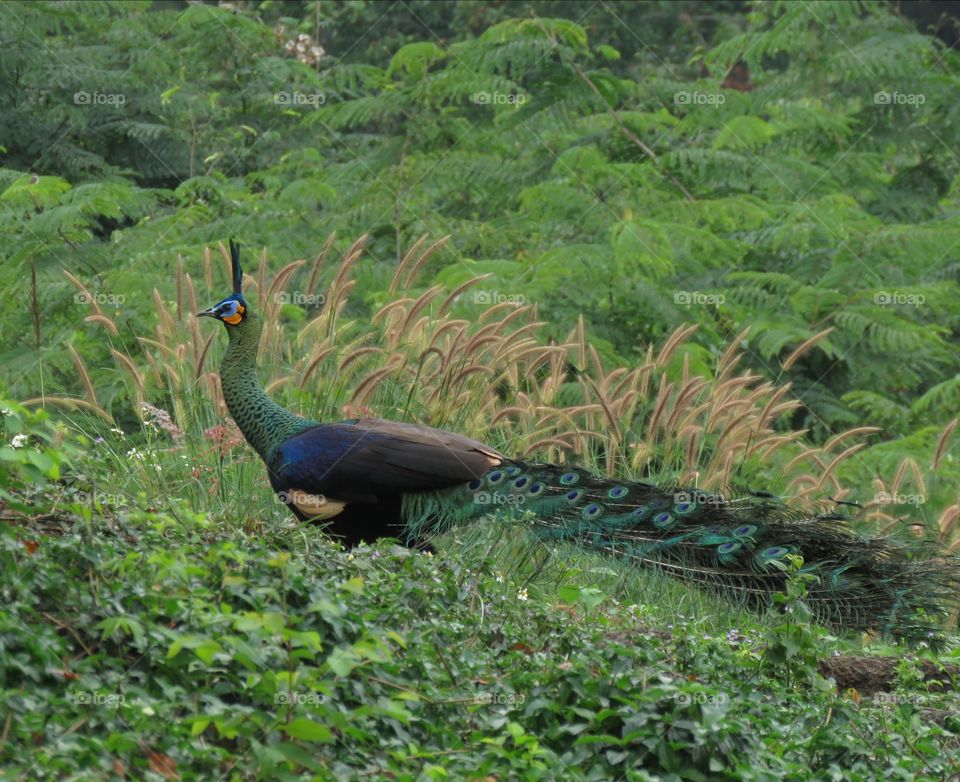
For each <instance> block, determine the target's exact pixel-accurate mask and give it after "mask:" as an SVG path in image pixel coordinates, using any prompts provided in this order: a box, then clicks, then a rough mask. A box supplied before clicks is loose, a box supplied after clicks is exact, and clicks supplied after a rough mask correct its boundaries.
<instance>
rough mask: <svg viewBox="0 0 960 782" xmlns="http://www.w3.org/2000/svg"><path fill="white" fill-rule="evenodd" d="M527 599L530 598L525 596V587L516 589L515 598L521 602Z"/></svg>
mask: <svg viewBox="0 0 960 782" xmlns="http://www.w3.org/2000/svg"><path fill="white" fill-rule="evenodd" d="M529 599H530V598H528V597H527V590H526V589H520V590H518V591H517V600H519V601H520V602H521V603H526V602H527V600H529Z"/></svg>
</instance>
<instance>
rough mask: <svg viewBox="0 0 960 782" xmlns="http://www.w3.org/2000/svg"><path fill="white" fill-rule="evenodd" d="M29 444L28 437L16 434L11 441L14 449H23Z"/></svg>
mask: <svg viewBox="0 0 960 782" xmlns="http://www.w3.org/2000/svg"><path fill="white" fill-rule="evenodd" d="M26 444H27V436H26V435H25V434H15V435H14V436H13V439H12V440H11V441H10V445H12V446H13V447H14V448H23V446H25V445H26Z"/></svg>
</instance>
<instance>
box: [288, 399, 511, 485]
mask: <svg viewBox="0 0 960 782" xmlns="http://www.w3.org/2000/svg"><path fill="white" fill-rule="evenodd" d="M503 458H504V457H503V456H502V455H501V454H499V453H497V451H495V450H494V449H492V448H490V447H489V446H486V445H484V444H483V443H481V442H478V441H476V440H471V439H470V438H468V437H463V436H461V435H458V434H454V433H452V432H446V431H444V430H442V429H434V428H432V427H429V426H420V425H418V424H401V423H396V422H393V421H384V420H381V419H378V418H363V419H360V420H358V421H356V422H353V423H340V424H320V425H318V426H315V427H313V428H311V429H308V430H306V431H305V432H302V433H301V434H299V435H296V436H294V437H291V438H290V439H289V440H287V441H286V442H285V443H283V445H281V446H280V448H278V449H277V453H276V455H275V456H274V458H273V459H272V460H271V470H270V474H271V483H272V484H273V487H274V489H275V490H277V491H282V490H284V489H293V488H296V489H300V490H301V491H306V492H311V493H315V494H324V495H326V496H328V497H335V498H337V499H339V500H347V501H351V502H375V501H376V499H377V497H380V496H384V495H395V494H402V493H405V492H416V491H430V490H433V489H440V488H443V487H446V486H451V485H453V484H457V483H466V482H467V481H471V480H473V479H475V478H479V477H480V476H482V475H483V474H484V473H485V472H486V471H487V470H489V469H490V468H491V467H493V466H495V465H496V464H498V463H499V461H501V460H503Z"/></svg>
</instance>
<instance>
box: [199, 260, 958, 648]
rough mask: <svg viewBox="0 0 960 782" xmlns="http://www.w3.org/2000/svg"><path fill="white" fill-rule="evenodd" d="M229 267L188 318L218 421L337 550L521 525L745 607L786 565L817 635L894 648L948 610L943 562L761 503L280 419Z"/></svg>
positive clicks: (237, 272)
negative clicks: (215, 365) (201, 345)
mask: <svg viewBox="0 0 960 782" xmlns="http://www.w3.org/2000/svg"><path fill="white" fill-rule="evenodd" d="M230 254H231V260H232V277H233V293H232V294H231V295H230V296H228V297H227V298H225V299H223V300H222V301H220V302H218V303H217V304H215V305H214V306H212V307H210V308H209V309H206V310H204V311H202V312H200V313H198V317H201V316H203V317H211V318H216V319H217V320H219V321H221V322H222V323H223V324H224V326H225V327H226V331H227V335H228V337H229V345H228V348H227V351H226V353H225V355H224V358H223V361H222V364H221V366H220V380H221V387H222V390H223V397H224V400H225V401H226V404H227V408H228V409H229V412H230V415H231V416H232V417H233V419H234V421H235V422H236V424H237V426H238V427H239V429H240V431H241V432H242V433H243V435H244V437H245V438H246V440H247V442H248V443H249V445H250V446H252V447H253V449H254V450H255V451H256V452H257V453H258V454H259V455H260V458H261V459H262V460H263V462H264V463H265V465H266V467H267V472H268V476H269V480H270V485H271V486H272V488H273V490H274V491H275V492H276V493H277V495H278V496H279V498H280V499H281V500H282V501H283V502H284V503H286V505H287V506H288V507H289V508H290V510H291V511H292V512H293V513H294V514H295V515H296V516H297V517H298V518H299V519H301V520H303V521H315V522H322V523H324V524H325V525H327V532H328V533H329V534H330V535H332V536H334V537H336V538H338V539H340V540H341V541H342V542H343V543H344V544H345V545H347V546H353V545H356V544H358V543H360V542H364V541H367V542H371V541H374V540H376V539H379V538H384V537H392V538H398V539H400V540H401V541H403V542H405V543H407V544H408V545H422V544H423V543H424V542H426V541H429V540H430V539H431V538H432V537H433V536H435V535H437V534H439V533H441V532H444V531H446V530H449V529H452V528H455V527H459V526H462V525H467V524H471V523H477V522H480V521H486V523H508V522H510V521H514V522H523V523H524V524H526V525H527V526H528V527H529V531H530V534H531V535H532V536H533V538H534V539H535V540H538V541H543V542H545V543H556V544H560V543H562V544H573V545H577V546H580V547H583V548H584V549H588V550H593V551H595V552H598V553H600V554H605V555H608V556H611V557H616V558H618V559H619V560H621V561H623V562H626V563H629V564H631V565H633V566H636V567H638V568H648V569H651V570H655V571H659V572H660V573H664V574H667V575H670V576H674V577H676V578H678V579H682V580H684V581H687V582H691V583H693V584H696V585H698V586H700V587H703V588H706V589H708V590H710V591H712V592H714V593H717V594H719V595H721V596H723V597H727V598H730V599H734V600H738V601H741V602H742V603H746V604H748V605H751V606H756V607H761V606H765V605H767V604H769V602H770V600H771V596H772V595H773V593H775V592H777V591H780V590H782V589H783V588H784V586H785V582H786V579H787V578H788V577H789V572H790V566H793V568H794V569H795V568H796V567H797V565H798V564H799V566H800V568H801V571H802V572H806V573H809V574H811V575H812V576H813V578H812V579H810V582H811V583H810V586H809V592H808V604H809V605H810V606H811V608H812V609H813V612H814V615H815V616H816V617H817V619H818V620H819V621H821V622H822V623H824V624H827V625H830V626H834V627H837V628H841V629H851V630H861V631H874V632H879V633H882V634H884V635H888V636H892V637H896V638H902V639H906V640H908V641H917V640H921V639H924V638H926V637H927V636H929V635H930V633H931V630H932V628H933V627H934V626H935V625H936V619H937V617H938V616H940V615H942V614H944V612H945V611H946V610H947V607H948V606H950V605H952V604H953V603H954V601H955V599H956V596H957V594H958V586H960V568H958V566H957V562H956V561H955V560H954V559H952V558H947V557H945V556H941V555H940V554H938V552H937V551H934V550H929V549H923V550H921V551H919V552H918V551H911V552H909V553H907V552H905V551H903V550H901V548H900V547H899V546H898V545H897V544H896V543H895V542H893V541H892V540H890V539H887V538H867V537H864V536H862V535H859V534H858V533H856V532H855V531H854V530H853V528H852V527H851V526H850V524H849V520H848V517H847V515H846V514H843V513H840V512H837V511H832V512H825V513H819V514H811V513H809V512H803V511H801V510H798V509H796V508H791V507H790V506H789V505H788V504H786V503H783V502H781V501H780V500H779V499H778V498H776V497H775V496H774V495H771V494H768V493H764V492H743V493H741V495H739V496H734V497H725V496H723V495H721V494H719V493H706V492H703V491H699V490H696V489H683V488H665V487H663V486H658V485H655V484H650V483H643V482H639V481H634V480H617V479H610V478H604V477H599V476H597V475H594V474H591V473H590V472H589V471H588V470H585V469H581V468H578V467H570V466H562V465H554V464H546V463H535V462H530V461H524V460H520V459H512V458H510V457H509V456H507V455H505V454H503V453H500V452H499V451H498V450H496V449H494V448H491V447H490V446H488V445H485V444H484V443H482V442H479V441H477V440H473V439H471V438H469V437H465V436H462V435H460V434H456V433H453V432H448V431H444V430H441V429H436V428H433V427H429V426H422V425H417V424H411V423H398V422H394V421H388V420H383V419H380V418H356V419H350V420H345V421H338V422H335V423H322V422H319V421H313V420H309V419H306V418H303V417H301V416H298V415H295V414H293V413H291V412H290V411H288V410H286V409H285V408H283V407H282V406H280V405H279V404H277V403H276V402H274V401H273V400H272V399H270V397H269V396H267V394H266V393H265V391H264V390H263V387H262V386H261V384H260V382H259V381H258V378H257V367H256V356H257V349H258V345H259V341H260V334H261V321H260V320H259V318H258V317H257V315H256V314H255V313H254V312H253V311H252V310H251V308H250V305H249V304H248V303H247V301H246V299H245V298H244V296H243V292H242V281H243V272H242V270H241V266H240V249H239V246H238V245H237V244H236V243H235V242H233V241H231V242H230Z"/></svg>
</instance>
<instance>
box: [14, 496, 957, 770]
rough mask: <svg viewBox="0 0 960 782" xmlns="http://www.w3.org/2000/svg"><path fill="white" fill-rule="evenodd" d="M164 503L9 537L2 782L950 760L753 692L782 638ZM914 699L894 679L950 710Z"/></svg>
mask: <svg viewBox="0 0 960 782" xmlns="http://www.w3.org/2000/svg"><path fill="white" fill-rule="evenodd" d="M164 505H165V507H164V508H163V509H152V510H148V509H145V508H141V509H133V508H129V507H127V508H120V509H113V508H109V507H107V508H103V509H102V515H98V516H97V517H95V518H94V519H92V520H91V521H90V522H89V523H87V524H75V523H71V520H70V517H69V516H67V515H62V516H61V519H60V522H59V530H58V531H57V533H56V534H55V535H52V536H45V537H44V538H43V539H42V541H41V542H40V543H39V545H38V546H36V547H35V548H33V547H27V546H26V545H25V543H24V540H23V536H24V535H25V534H27V532H26V531H27V530H29V526H20V525H8V524H4V525H3V526H0V573H3V574H4V575H3V584H2V586H3V589H4V594H5V611H4V612H3V613H2V615H0V630H2V632H0V638H2V639H3V640H2V642H0V647H2V652H3V654H2V655H0V688H2V692H3V703H4V710H5V711H4V715H5V716H4V719H5V724H6V725H7V726H8V727H7V730H6V736H5V741H4V743H3V745H2V748H0V763H2V765H3V767H4V773H5V774H6V775H7V776H10V777H11V778H13V777H16V776H23V775H26V776H28V777H29V778H30V779H37V780H45V779H59V778H62V777H63V776H64V775H80V776H89V775H91V774H92V775H101V776H108V775H109V774H110V773H111V772H112V773H114V774H118V773H119V772H118V769H121V770H122V771H123V773H124V774H125V775H126V776H127V777H130V778H132V777H144V778H146V777H149V776H151V775H160V776H169V775H170V774H172V773H176V774H177V775H179V776H180V778H183V779H203V778H209V777H211V776H217V775H220V774H223V773H224V772H223V769H224V767H225V766H224V764H228V765H227V767H228V769H229V770H228V771H227V772H226V773H227V777H226V778H231V779H233V778H236V779H241V778H245V779H295V778H310V779H322V780H327V779H329V780H334V779H352V778H360V777H361V776H362V777H369V776H370V775H375V776H382V777H395V778H403V779H423V778H438V779H443V778H457V779H483V778H485V777H489V776H491V775H492V776H497V777H504V778H507V777H509V778H516V779H529V780H553V779H574V780H580V779H582V780H588V779H611V778H620V777H622V778H627V779H638V780H639V779H653V778H668V777H671V776H672V777H673V778H678V779H690V780H702V779H716V780H724V779H731V780H732V779H754V780H776V779H784V778H796V779H805V778H808V772H809V769H811V768H822V769H834V768H835V769H843V774H844V775H845V778H848V779H857V780H881V779H884V778H886V776H887V775H888V774H889V772H890V769H892V768H894V767H896V768H898V769H900V771H901V773H902V774H904V775H909V776H911V778H915V779H919V780H934V779H938V778H943V777H944V776H945V775H948V774H950V773H955V772H956V767H957V763H958V762H960V760H958V759H957V757H956V747H955V737H954V736H953V735H952V734H950V733H949V732H948V731H945V730H944V729H941V728H938V727H936V725H932V724H929V723H927V722H923V721H918V720H917V719H915V718H911V715H910V714H909V713H907V712H906V711H904V710H902V709H901V710H894V711H893V712H892V713H885V714H884V715H883V716H884V719H882V720H880V719H878V718H877V711H878V710H882V711H884V712H886V711H887V707H886V706H885V705H882V706H880V707H879V709H878V708H876V707H874V708H870V707H869V705H868V704H867V703H863V704H861V706H860V707H859V708H858V707H857V706H856V704H855V702H854V701H851V700H850V699H849V698H848V697H847V696H846V695H845V694H837V693H836V692H834V691H831V690H830V689H829V688H819V689H814V690H808V691H804V690H801V689H795V688H794V687H793V686H792V685H791V683H790V682H789V681H786V682H785V681H784V680H782V679H781V678H779V677H777V676H771V675H769V673H768V669H767V666H765V665H764V664H763V661H764V659H771V655H774V654H776V653H777V650H778V649H782V648H789V649H793V647H792V646H790V644H789V643H787V642H788V641H791V639H792V638H793V637H794V635H793V634H794V631H793V630H791V631H790V637H789V638H787V636H785V635H784V634H783V632H782V631H781V630H780V629H774V630H773V631H771V635H769V636H768V637H769V639H770V640H769V641H765V640H764V639H763V635H762V634H761V633H760V632H759V630H758V628H756V627H752V626H750V624H749V620H747V622H748V624H746V625H740V628H742V629H740V630H732V629H731V630H730V632H728V633H726V634H723V633H722V632H721V633H720V634H719V635H713V634H710V633H704V632H703V631H702V630H701V625H699V624H698V623H697V622H696V621H694V620H692V619H691V618H690V617H684V616H680V615H677V614H676V613H671V612H670V611H669V610H667V608H666V606H664V605H662V604H661V605H658V606H647V605H644V606H632V607H626V606H620V605H618V604H617V603H615V602H614V601H611V600H610V599H609V598H607V597H606V596H605V595H604V593H603V592H602V591H600V590H597V589H595V588H590V587H586V586H580V587H578V586H576V585H575V583H572V584H570V585H568V586H566V587H564V588H563V589H562V591H561V594H560V600H561V601H562V602H560V603H558V602H557V601H556V599H555V598H549V597H538V596H536V595H535V594H533V590H531V594H530V595H528V594H527V590H526V589H520V590H519V591H518V589H517V587H516V586H515V585H514V584H512V583H510V582H509V581H505V580H504V579H503V578H502V577H500V576H499V574H498V573H497V572H496V571H495V570H493V569H492V568H491V567H490V565H489V564H487V563H485V562H483V561H482V560H479V561H478V560H476V559H474V560H473V562H472V563H471V564H470V565H469V567H468V566H466V565H465V563H464V562H463V561H462V560H461V559H460V557H459V556H457V557H450V556H449V555H438V556H436V557H429V556H424V555H422V554H419V553H415V552H410V551H408V550H405V549H399V548H396V547H393V546H391V545H389V544H386V543H384V544H381V545H378V546H376V547H373V548H368V547H363V548H361V549H358V550H356V551H354V552H351V553H347V552H345V551H342V550H338V549H337V548H335V547H334V546H332V545H331V544H330V543H329V542H328V541H327V540H326V539H325V538H323V536H322V535H321V533H320V531H319V530H318V529H316V528H313V529H309V528H304V529H300V530H299V531H298V532H297V533H296V534H291V532H290V531H289V530H282V529H279V528H275V529H272V530H262V531H260V532H258V534H256V535H253V536H247V535H245V534H244V533H243V532H242V531H241V530H240V529H239V528H238V527H237V526H230V525H221V524H215V523H211V521H210V520H209V519H207V518H206V517H204V516H202V515H198V514H194V513H192V512H190V511H189V510H188V509H187V508H185V507H184V506H183V505H182V503H180V502H179V501H177V500H175V499H170V500H168V501H166V502H165V503H164ZM133 530H135V531H136V532H135V534H131V533H132V531H133ZM794 598H796V599H793V598H791V599H788V600H787V605H788V607H796V606H797V605H799V604H800V602H799V601H801V600H802V590H800V591H798V592H796V594H794ZM478 615H479V616H480V617H481V618H482V621H478V619H477V617H478ZM741 618H745V617H741ZM793 619H795V620H799V619H801V617H799V616H796V615H794V617H793ZM667 622H669V630H665V629H663V628H665V627H667V624H666V623H667ZM658 627H659V628H661V629H657V628H658ZM785 644H786V645H785ZM814 644H815V648H816V650H817V651H818V652H820V653H821V654H822V653H826V652H828V651H829V646H825V645H824V641H823V639H821V638H816V639H814V638H812V637H807V638H806V640H804V641H803V643H802V644H801V646H802V647H803V649H809V650H812V649H813V648H814ZM765 650H766V651H765ZM794 651H795V650H794ZM807 653H808V652H803V654H804V655H806V654H807ZM788 656H791V657H792V658H793V659H794V660H796V659H798V658H797V654H796V653H794V652H791V653H790V654H789V655H788ZM792 664H793V665H795V664H796V663H792ZM919 686H920V685H919V684H917V683H916V682H915V683H914V684H913V685H911V684H910V682H909V680H908V679H906V678H903V679H902V682H901V688H906V689H904V690H903V691H904V692H907V691H909V693H910V695H909V698H910V699H911V700H910V702H911V703H918V704H919V703H928V704H931V705H934V706H935V705H938V704H940V703H942V696H941V697H940V699H938V698H937V697H936V696H932V695H929V694H914V693H917V692H918V689H917V688H918V687H919ZM902 700H904V701H906V700H907V696H903V698H902ZM828 714H829V715H832V717H831V718H830V719H829V720H827V721H828V722H829V725H830V727H829V730H827V729H826V724H827V722H825V715H828ZM838 773H839V771H838Z"/></svg>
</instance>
